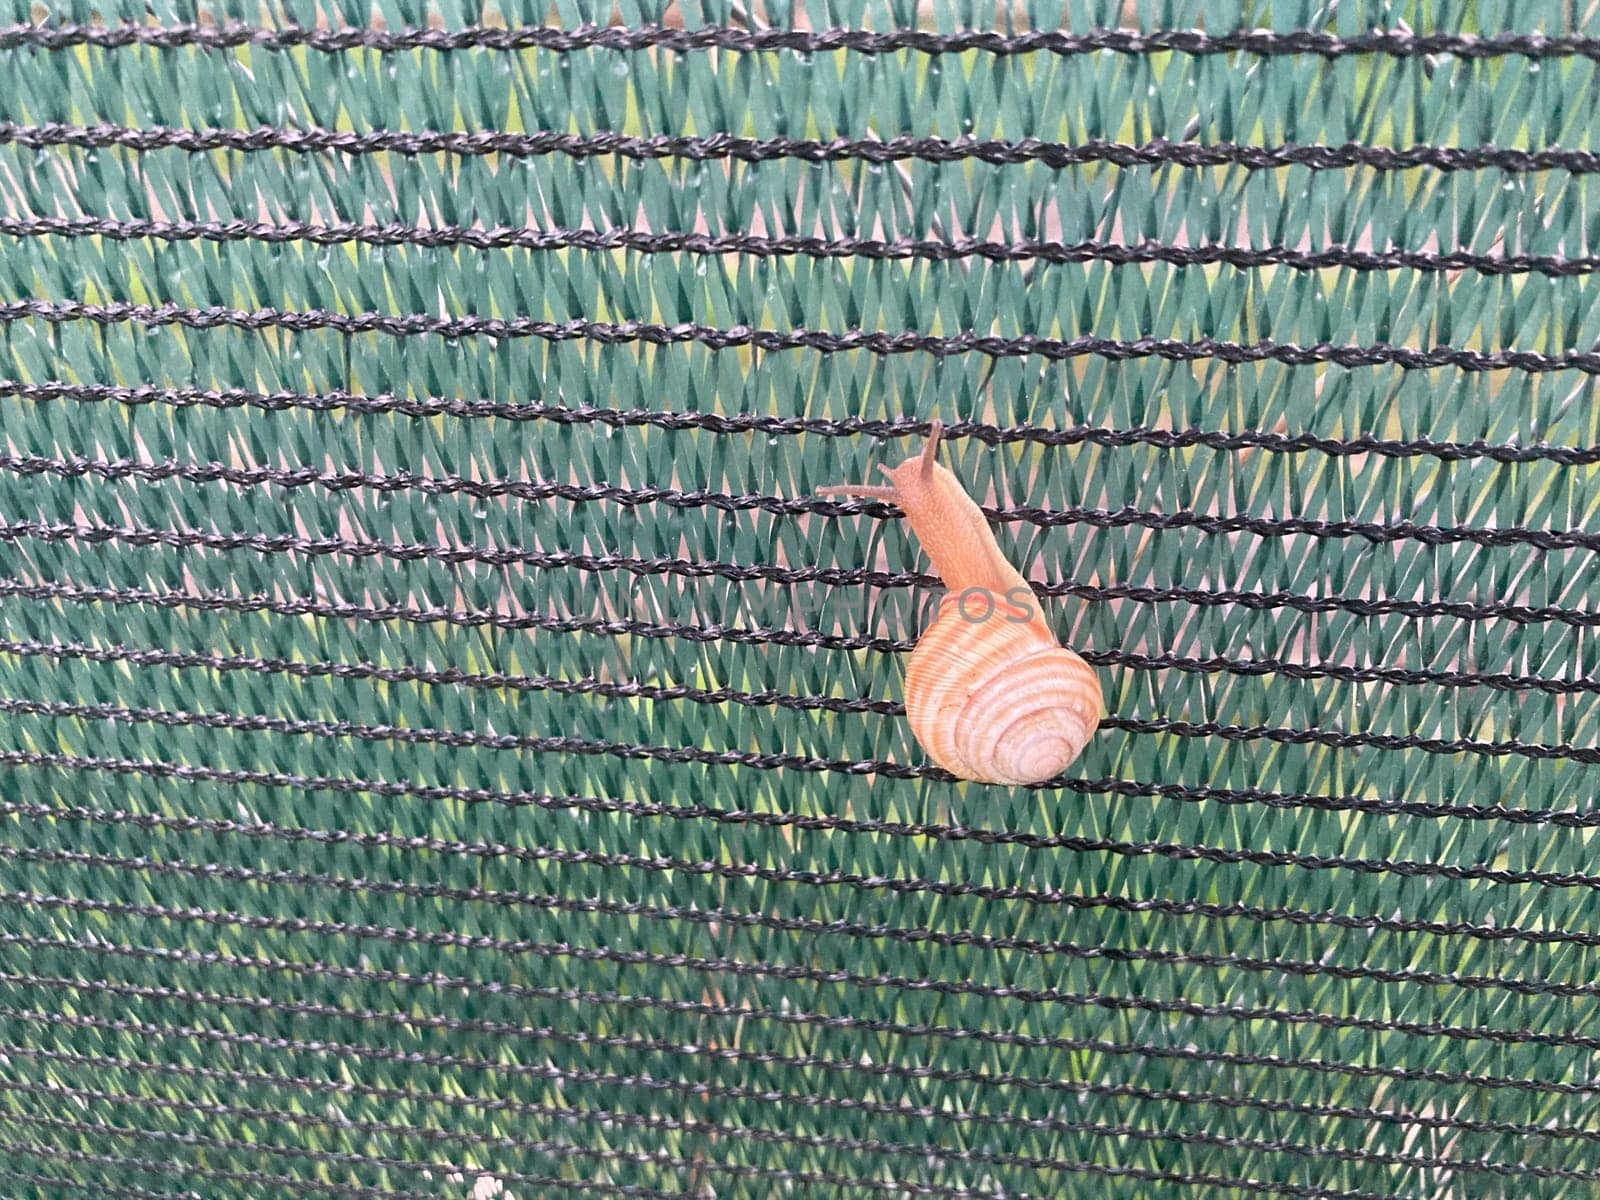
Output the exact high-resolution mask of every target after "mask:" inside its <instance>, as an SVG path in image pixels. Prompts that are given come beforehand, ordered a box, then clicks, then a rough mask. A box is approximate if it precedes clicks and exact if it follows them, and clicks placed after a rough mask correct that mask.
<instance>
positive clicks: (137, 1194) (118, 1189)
mask: <svg viewBox="0 0 1600 1200" xmlns="http://www.w3.org/2000/svg"><path fill="white" fill-rule="evenodd" d="M0 1179H6V1180H9V1181H11V1182H12V1183H25V1184H28V1185H29V1186H30V1187H36V1188H51V1189H53V1190H56V1191H59V1192H61V1194H62V1195H66V1196H75V1195H78V1194H80V1193H81V1192H82V1191H83V1180H81V1179H64V1178H62V1177H61V1176H59V1175H46V1174H43V1173H42V1172H39V1171H19V1170H17V1169H16V1168H15V1167H8V1166H4V1165H3V1164H0ZM94 1190H95V1192H96V1193H97V1194H99V1195H102V1196H116V1197H119V1198H120V1200H195V1194H194V1193H193V1192H158V1191H155V1190H153V1189H151V1188H146V1187H139V1186H138V1185H136V1184H131V1183H102V1182H96V1183H95V1185H94ZM391 1195H393V1193H391ZM402 1200H403V1198H402ZM429 1200H432V1197H430V1198H429Z"/></svg>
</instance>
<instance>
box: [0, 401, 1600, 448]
mask: <svg viewBox="0 0 1600 1200" xmlns="http://www.w3.org/2000/svg"><path fill="white" fill-rule="evenodd" d="M0 396H16V397H19V398H22V399H25V400H28V401H31V402H34V403H49V402H51V401H55V400H72V401H75V402H79V403H110V404H123V405H127V406H129V407H140V406H143V405H166V406H170V407H173V408H214V409H220V410H224V411H226V410H232V409H257V410H260V411H262V412H297V411H299V412H311V413H331V412H337V413H355V414H357V415H360V416H386V415H389V414H398V415H400V416H405V417H416V418H421V419H425V420H431V419H433V418H435V417H459V418H462V419H466V420H473V419H496V420H505V421H548V422H550V423H552V424H556V425H604V426H607V427H608V428H613V429H627V428H637V427H640V426H650V427H653V428H657V429H667V430H674V431H691V430H692V431H704V432H707V433H714V434H723V435H738V434H747V433H756V434H764V435H766V436H768V437H792V436H797V435H802V434H805V435H814V436H816V437H827V438H856V437H866V438H881V439H887V438H910V437H917V438H923V437H926V436H927V434H928V425H927V422H925V421H919V420H916V419H915V418H910V417H905V418H900V419H888V420H877V419H872V418H868V417H842V418H828V417H777V416H766V415H763V414H760V413H729V414H722V413H705V412H692V411H671V410H652V409H642V408H631V409H619V408H597V407H594V406H592V405H586V404H580V405H565V404H546V403H541V402H538V401H532V402H522V403H510V402H503V401H494V400H462V399H456V398H452V397H448V396H431V397H422V398H417V399H408V398H405V397H400V396H395V395H392V394H378V395H361V394H358V393H352V392H342V391H332V392H288V391H280V392H255V391H250V390H249V389H246V388H189V387H163V386H158V385H156V384H140V385H138V386H135V387H125V386H119V385H115V384H91V383H69V382H66V381H64V380H45V381H40V382H36V383H30V382H24V381H22V380H16V379H0ZM962 438H974V439H976V440H978V441H980V442H983V443H984V444H985V445H990V446H1002V445H1013V444H1019V443H1025V444H1029V445H1040V446H1079V445H1089V446H1105V447H1108V448H1123V447H1128V446H1150V447H1154V448H1156V449H1160V450H1187V449H1191V448H1195V447H1202V448H1205V449H1208V450H1216V451H1221V452H1228V451H1239V450H1263V451H1266V452H1268V453H1271V454H1305V453H1317V454H1325V455H1328V456H1329V457H1332V458H1349V457H1353V456H1356V455H1367V454H1373V455H1378V456H1379V457H1382V458H1400V459H1404V458H1417V457H1429V458H1436V459H1440V460H1442V461H1445V462H1466V461H1473V460H1477V459H1488V460H1490V461H1493V462H1497V463H1524V462H1554V463H1559V464H1561V465H1562V466H1569V467H1580V466H1594V465H1595V464H1597V463H1600V446H1552V445H1549V444H1546V443H1540V442H1535V443H1531V444H1528V445H1516V444H1511V443H1505V442H1489V441H1484V440H1482V439H1478V440H1474V441H1466V442H1451V441H1435V440H1433V439H1431V438H1379V437H1374V436H1372V435H1369V434H1362V435H1358V436H1354V437H1348V438H1336V437H1321V436H1319V435H1316V434H1310V433H1301V434H1281V433H1270V432H1266V431H1262V430H1245V431H1241V432H1238V433H1230V432H1225V431H1222V430H1210V429H1152V428H1148V427H1134V428H1130V429H1106V428H1102V427H1099V426H1091V425H1076V426H1071V427H1069V428H1065V429H1053V428H1047V427H1045V426H1041V425H1030V424H1023V425H990V424H985V423H983V422H980V421H953V422H951V423H950V424H949V425H947V426H945V429H944V434H943V436H942V439H941V440H943V441H958V440H960V439H962Z"/></svg>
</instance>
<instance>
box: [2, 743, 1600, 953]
mask: <svg viewBox="0 0 1600 1200" xmlns="http://www.w3.org/2000/svg"><path fill="white" fill-rule="evenodd" d="M0 763H3V765H6V766H43V768H51V770H74V771H109V773H115V774H144V776H150V778H157V779H182V781H186V782H224V784H251V786H262V787H285V789H294V790H328V792H333V794H341V795H350V794H371V795H382V797H397V798H419V800H424V802H435V800H450V802H458V803H467V805H477V803H496V805H504V806H510V808H522V806H530V808H544V810H549V811H586V813H616V814H622V816H635V818H667V819H680V821H712V822H715V824H747V826H757V827H771V829H800V830H808V832H843V834H856V835H883V837H917V838H926V840H934V842H965V840H970V842H978V843H981V845H1021V846H1024V848H1035V850H1048V848H1058V846H1062V843H1064V838H1062V837H1059V835H1056V837H1050V835H1035V834H1019V832H1010V830H989V829H966V827H957V826H938V824H901V822H888V821H877V819H854V818H834V816H802V814H797V813H773V811H760V813H757V811H746V810H717V808H706V806H702V805H659V803H645V802H632V800H603V798H597V797H555V795H542V794H534V792H491V790H486V789H466V787H456V786H434V787H429V786H422V784H410V782H398V781H371V779H360V778H355V779H330V778H325V776H293V774H282V773H274V771H230V770H221V768H210V766H181V765H176V763H152V762H139V760H123V758H83V757H77V755H62V754H38V752H30V750H0ZM1107 782H1114V781H1107ZM1309 798H1310V797H1309ZM1520 811H1522V813H1523V814H1525V816H1534V818H1544V819H1550V821H1552V824H1565V822H1562V821H1555V819H1554V818H1568V819H1570V821H1578V819H1582V821H1584V822H1586V824H1600V814H1573V813H1563V814H1549V813H1546V814H1539V813H1533V811H1531V810H1520ZM550 902H554V901H550ZM1051 902H1054V904H1061V906H1064V907H1069V909H1083V910H1094V909H1110V910H1115V912H1130V914H1146V912H1154V914H1163V915H1171V917H1205V918H1214V920H1232V918H1242V920H1251V922H1262V923H1277V922H1288V923H1291V925H1301V926H1318V925H1326V926H1334V928H1344V930H1365V931H1374V933H1376V931H1386V933H1419V934H1430V936H1440V938H1456V936H1462V938H1474V939H1482V941H1515V942H1525V944H1530V946H1560V944H1566V946H1587V947H1595V946H1600V934H1595V933H1589V931H1582V930H1563V928H1549V930H1523V928H1517V926H1514V925H1472V923H1467V922H1429V920H1418V918H1403V917H1360V915H1355V917H1352V915H1347V914H1338V912H1306V910H1299V909H1286V907H1270V909H1269V907H1258V906H1250V904H1210V902H1205V901H1181V899H1162V898H1150V899H1130V898H1125V896H1083V894H1074V893H1059V894H1051ZM592 904H594V906H602V904H603V902H600V901H594V902H592ZM594 910H600V909H598V907H595V909H594ZM608 910H610V909H608ZM629 912H634V909H632V907H629ZM725 920H730V923H736V922H733V918H731V917H725ZM755 920H757V923H760V922H765V920H771V922H778V923H774V925H773V928H790V925H792V922H790V920H789V918H765V917H762V918H755ZM835 926H837V928H845V926H842V925H837V923H829V926H827V928H835ZM294 928H299V926H298V925H296V926H294ZM864 928H877V926H864ZM960 936H962V938H968V939H970V942H968V944H973V946H979V947H984V949H989V947H995V946H998V944H1000V939H998V938H997V936H992V934H960ZM952 938H954V934H952Z"/></svg>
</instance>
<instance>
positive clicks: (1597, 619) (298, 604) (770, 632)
mask: <svg viewBox="0 0 1600 1200" xmlns="http://www.w3.org/2000/svg"><path fill="white" fill-rule="evenodd" d="M1034 586H1035V590H1036V591H1037V592H1038V593H1039V594H1040V595H1044V596H1074V597H1077V598H1079V599H1082V600H1090V601H1097V602H1103V601H1111V600H1127V601H1131V602H1133V603H1137V604H1167V603H1185V604H1194V605H1197V606H1200V607H1207V608H1214V607H1219V606H1221V607H1229V606H1234V607H1241V608H1247V609H1250V610H1252V611H1258V612H1271V611H1276V610H1279V609H1289V610H1291V611H1295V612H1302V613H1331V612H1347V613H1351V614H1354V615H1356V616H1361V617H1372V618H1382V617H1388V616H1400V617H1407V618H1414V619H1419V620H1427V619H1432V618H1438V617H1452V618H1457V619H1460V620H1462V621H1472V622H1476V621H1491V620H1504V621H1510V622H1512V623H1514V624H1519V625H1540V624H1561V625H1568V626H1572V627H1573V628H1578V629H1592V628H1596V627H1600V612H1586V611H1584V610H1582V609H1569V608H1562V607H1560V606H1555V605H1519V604H1478V603H1471V602H1466V601H1441V600H1395V599H1375V600H1367V599H1363V598H1361V597H1357V596H1307V595H1304V594H1301V593H1298V592H1246V591H1234V590H1228V589H1220V590H1209V589H1206V588H1183V587H1173V588H1157V587H1136V586H1132V585H1127V584H1110V585H1106V586H1100V585H1096V584H1084V583H1076V582H1063V583H1055V584H1050V583H1046V584H1036V585H1034ZM5 598H19V599H27V600H61V601H65V602H67V603H70V604H112V605H148V606H151V607H154V608H168V609H189V610H193V611H195V612H232V613H246V614H250V613H268V614H271V615H273V616H288V617H304V616H314V617H322V618H326V619H329V620H353V621H372V622H380V621H404V622H407V623H409V624H416V625H433V624H444V625H453V626H457V627H459V628H462V629H502V630H506V631H508V632H518V631H526V630H531V629H543V630H546V631H547V632H552V633H590V634H595V635H598V636H604V637H615V636H619V635H624V634H625V635H627V636H630V637H644V638H682V639H684V640H685V641H692V642H728V643H730V644H733V645H761V646H801V647H804V646H815V647H821V648H824V649H830V650H872V651H875V652H878V653H884V654H894V653H900V652H902V651H905V650H909V649H910V648H911V643H910V642H909V641H907V640H905V639H896V638H876V637H858V636H852V635H843V634H841V635H832V634H822V633H819V632H816V631H814V630H795V629H763V628H743V627H740V626H721V625H718V626H703V625H696V624H687V623H672V622H657V621H640V620H636V619H617V620H606V619H602V618H592V617H561V616H555V615H551V614H545V613H524V614H513V613H498V612H492V611H489V610H486V609H450V608H437V607H425V606H410V605H404V604H353V603H348V602H340V601H326V600H317V599H311V598H308V597H299V598H288V599H285V598H280V597H276V596H261V595H233V594H229V593H225V592H216V591H195V592H175V591H154V590H152V589H149V588H124V587H100V586H84V585H78V584H70V583H55V582H47V583H34V582H31V581H28V580H20V579H0V599H5Z"/></svg>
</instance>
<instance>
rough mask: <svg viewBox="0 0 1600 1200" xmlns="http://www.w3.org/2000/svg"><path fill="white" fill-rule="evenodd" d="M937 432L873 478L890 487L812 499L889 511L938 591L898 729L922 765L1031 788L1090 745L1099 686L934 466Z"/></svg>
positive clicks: (973, 510) (861, 487) (956, 485)
mask: <svg viewBox="0 0 1600 1200" xmlns="http://www.w3.org/2000/svg"><path fill="white" fill-rule="evenodd" d="M942 429H943V427H942V425H941V424H940V423H939V422H938V421H935V422H934V423H933V432H932V435H931V436H930V437H929V439H928V444H927V445H926V446H925V447H924V448H923V451H922V453H921V454H920V455H918V456H917V457H915V458H912V459H908V460H907V461H906V462H903V463H901V464H900V465H899V466H898V467H895V468H893V469H891V468H888V467H883V468H880V469H881V470H883V472H884V473H885V474H886V475H888V476H889V478H890V480H891V481H892V482H891V483H890V484H888V485H873V484H856V485H843V486H838V487H829V488H823V489H821V492H822V494H823V495H835V496H863V497H868V498H870V499H877V500H889V501H893V502H894V503H896V504H898V505H900V507H901V508H903V509H904V510H905V513H906V517H907V519H909V520H910V522H911V528H912V530H913V531H914V532H915V533H916V535H917V539H918V541H920V542H921V543H922V547H923V549H924V550H926V551H927V553H928V557H929V558H931V559H932V560H933V566H934V569H935V570H936V571H937V572H938V574H939V578H940V579H941V580H942V581H943V582H944V584H945V587H946V588H947V589H948V594H947V595H946V596H945V598H944V600H943V601H941V602H940V605H939V615H938V617H937V618H936V619H935V620H934V622H933V624H932V625H930V626H929V627H928V629H927V630H926V632H924V633H923V635H922V637H921V638H920V639H919V640H918V642H917V646H916V649H915V650H913V651H912V653H911V658H910V661H909V662H908V663H907V665H906V718H907V720H909V721H910V723H911V731H912V732H913V733H914V734H916V737H917V741H918V742H920V743H921V745H922V748H923V749H924V750H925V751H926V752H927V754H928V757H929V758H931V759H933V761H934V762H935V763H937V764H938V765H939V766H941V767H943V768H945V770H947V771H949V772H950V773H951V774H953V775H957V776H959V777H960V778H962V779H970V780H973V781H974V782H978V783H1003V784H1027V783H1039V782H1042V781H1043V780H1046V779H1050V778H1052V777H1054V776H1056V775H1059V774H1060V773H1061V772H1062V771H1064V770H1065V769H1066V768H1067V766H1068V765H1069V764H1070V763H1071V762H1072V761H1073V760H1074V759H1076V758H1077V757H1078V755H1079V754H1080V753H1081V752H1082V751H1083V748H1084V746H1085V745H1086V744H1087V743H1088V741H1089V738H1090V737H1091V736H1092V735H1093V733H1094V731H1095V728H1096V726H1097V725H1098V724H1099V721H1100V714H1101V711H1102V708H1103V704H1104V702H1103V699H1102V696H1101V692H1100V681H1099V679H1098V678H1097V677H1096V676H1095V673H1094V670H1093V668H1091V667H1090V666H1089V664H1088V663H1086V662H1084V661H1083V659H1081V658H1079V657H1078V656H1077V655H1076V654H1074V653H1073V652H1072V651H1071V650H1068V649H1066V648H1065V647H1063V646H1062V645H1060V643H1058V642H1057V641H1056V639H1055V636H1054V634H1052V633H1051V631H1050V627H1049V626H1048V625H1047V624H1046V623H1045V620H1044V614H1043V612H1042V611H1041V609H1040V606H1039V603H1038V600H1037V599H1036V598H1035V596H1034V594H1033V589H1032V588H1030V587H1029V586H1028V584H1027V581H1026V580H1024V579H1023V578H1022V575H1021V574H1020V573H1019V572H1018V571H1017V569H1016V568H1015V567H1013V566H1012V565H1011V564H1010V563H1009V562H1007V561H1006V560H1005V556H1004V555H1003V554H1001V552H1000V547H999V544H998V543H997V542H996V541H995V538H994V534H993V533H992V532H991V531H990V529H989V523H988V521H987V520H986V519H985V518H984V515H983V511H982V510H981V509H980V508H979V507H978V506H977V505H976V504H974V503H973V502H972V498H971V497H970V496H968V495H967V493H966V491H965V489H963V488H962V486H961V483H960V481H959V480H958V479H956V477H955V475H953V474H952V473H951V472H950V471H949V470H948V469H947V468H945V467H944V466H942V465H940V464H939V462H938V461H936V456H937V453H938V447H939V436H940V433H941V432H942Z"/></svg>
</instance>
